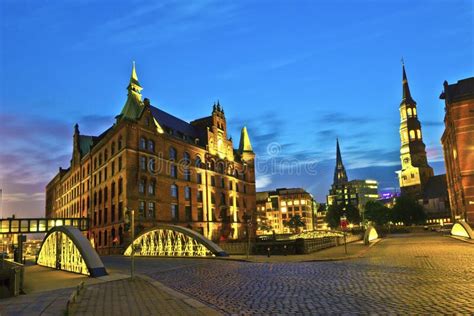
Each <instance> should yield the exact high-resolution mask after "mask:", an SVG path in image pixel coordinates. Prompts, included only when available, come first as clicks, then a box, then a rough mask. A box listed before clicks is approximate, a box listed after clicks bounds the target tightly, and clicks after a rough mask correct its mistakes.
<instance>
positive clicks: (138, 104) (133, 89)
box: [119, 62, 145, 120]
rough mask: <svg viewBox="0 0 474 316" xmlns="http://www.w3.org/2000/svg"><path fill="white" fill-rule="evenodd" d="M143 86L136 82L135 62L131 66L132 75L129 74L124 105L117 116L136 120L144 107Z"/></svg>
mask: <svg viewBox="0 0 474 316" xmlns="http://www.w3.org/2000/svg"><path fill="white" fill-rule="evenodd" d="M142 89H143V88H142V87H141V86H140V83H139V82H138V76H137V72H136V69H135V62H134V63H133V67H132V75H131V76H130V83H129V85H128V87H127V90H128V97H127V101H126V102H125V105H124V106H123V108H122V112H121V113H120V115H119V118H121V119H122V118H128V119H131V120H136V119H137V118H139V117H140V115H141V114H142V112H143V109H144V108H145V107H144V105H143V101H142V95H141V90H142Z"/></svg>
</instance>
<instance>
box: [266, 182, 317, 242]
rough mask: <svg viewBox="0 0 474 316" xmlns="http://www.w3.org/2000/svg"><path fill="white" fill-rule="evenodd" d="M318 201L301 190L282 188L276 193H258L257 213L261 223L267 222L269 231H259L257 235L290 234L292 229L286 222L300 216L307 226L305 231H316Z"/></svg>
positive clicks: (304, 228) (303, 228) (275, 191)
mask: <svg viewBox="0 0 474 316" xmlns="http://www.w3.org/2000/svg"><path fill="white" fill-rule="evenodd" d="M316 206H317V204H316V201H315V200H314V198H313V196H312V195H311V194H310V193H308V192H306V191H305V190H304V189H301V188H292V189H287V188H282V189H276V190H274V191H264V192H257V212H258V214H260V218H258V219H257V221H259V222H263V221H264V222H265V223H266V226H267V227H268V229H267V230H260V231H257V234H268V233H272V232H273V231H274V232H275V233H276V234H283V233H290V232H291V228H289V227H287V226H286V225H285V224H284V222H287V221H289V220H290V219H291V218H292V217H293V216H295V215H299V216H300V218H301V221H302V222H303V223H304V224H305V226H304V227H302V230H303V231H310V230H313V229H314V224H313V223H314V220H315V216H316Z"/></svg>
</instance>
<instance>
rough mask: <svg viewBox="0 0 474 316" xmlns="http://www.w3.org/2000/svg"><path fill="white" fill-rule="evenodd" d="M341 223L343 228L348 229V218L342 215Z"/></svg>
mask: <svg viewBox="0 0 474 316" xmlns="http://www.w3.org/2000/svg"><path fill="white" fill-rule="evenodd" d="M340 225H341V229H342V230H347V218H346V217H345V216H341V220H340Z"/></svg>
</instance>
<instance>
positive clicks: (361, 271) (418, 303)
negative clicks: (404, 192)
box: [104, 233, 474, 315]
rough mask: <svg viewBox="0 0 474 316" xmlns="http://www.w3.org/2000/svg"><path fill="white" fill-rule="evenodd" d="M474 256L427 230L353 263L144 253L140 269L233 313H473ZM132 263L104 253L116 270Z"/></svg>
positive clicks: (384, 244) (387, 242)
mask: <svg viewBox="0 0 474 316" xmlns="http://www.w3.org/2000/svg"><path fill="white" fill-rule="evenodd" d="M473 258H474V246H473V245H472V244H468V243H463V242H461V241H458V240H455V239H452V238H449V237H443V236H440V235H436V234H432V233H424V234H410V235H399V236H392V237H390V238H387V239H384V240H382V241H381V242H379V243H378V244H377V245H376V246H374V247H372V248H371V249H370V251H368V252H367V253H366V255H365V257H364V258H360V259H353V260H346V261H332V262H300V263H249V262H237V261H223V260H203V259H157V258H139V259H137V270H138V272H139V273H144V274H146V275H148V276H150V277H152V278H153V279H156V280H158V281H160V282H162V283H163V284H164V285H166V286H169V287H171V288H174V289H176V290H178V291H180V292H182V293H184V294H187V295H189V296H192V297H194V298H196V299H198V300H200V301H201V302H205V303H207V304H210V305H212V306H214V307H215V308H218V309H220V310H221V311H222V312H224V313H227V314H242V315H250V314H272V315H275V314H328V313H347V314H356V313H363V314H367V313H377V314H386V313H391V314H393V313H396V314H446V313H449V314H452V313H461V314H473V313H474V260H473ZM127 260H128V259H125V258H119V257H104V263H105V264H106V266H108V267H112V268H116V269H123V268H124V267H127V266H128V261H127Z"/></svg>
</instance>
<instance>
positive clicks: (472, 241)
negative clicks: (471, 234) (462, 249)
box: [445, 235, 474, 244]
mask: <svg viewBox="0 0 474 316" xmlns="http://www.w3.org/2000/svg"><path fill="white" fill-rule="evenodd" d="M445 237H451V238H453V239H456V240H459V241H462V242H465V243H468V244H474V240H472V239H467V238H462V237H458V236H453V235H445Z"/></svg>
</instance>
